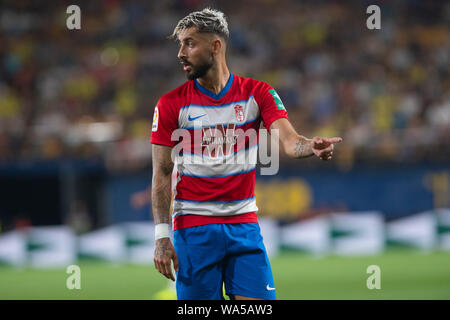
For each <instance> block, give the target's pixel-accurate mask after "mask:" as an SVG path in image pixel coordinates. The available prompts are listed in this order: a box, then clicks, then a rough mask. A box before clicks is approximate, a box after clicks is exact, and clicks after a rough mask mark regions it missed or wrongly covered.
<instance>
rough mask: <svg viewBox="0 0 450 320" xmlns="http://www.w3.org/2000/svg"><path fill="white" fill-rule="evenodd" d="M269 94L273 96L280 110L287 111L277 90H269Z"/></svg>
mask: <svg viewBox="0 0 450 320" xmlns="http://www.w3.org/2000/svg"><path fill="white" fill-rule="evenodd" d="M269 92H270V94H271V95H272V97H273V99H274V100H275V103H276V104H277V107H278V109H279V110H284V111H286V108H285V107H284V105H283V102H281V98H280V96H279V95H278V93H277V92H276V91H275V89H272V90H269Z"/></svg>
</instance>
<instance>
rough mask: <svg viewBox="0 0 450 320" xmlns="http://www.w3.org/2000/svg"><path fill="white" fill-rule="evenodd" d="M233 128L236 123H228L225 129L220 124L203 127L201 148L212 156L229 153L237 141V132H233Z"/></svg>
mask: <svg viewBox="0 0 450 320" xmlns="http://www.w3.org/2000/svg"><path fill="white" fill-rule="evenodd" d="M241 108H242V107H241ZM235 128H236V125H235V124H234V123H230V124H228V126H227V128H226V129H225V128H224V127H223V125H222V124H218V125H216V127H215V128H204V129H203V139H202V148H203V149H205V148H206V150H207V151H208V154H209V156H210V157H212V158H217V157H219V156H220V155H228V154H231V153H232V152H233V146H234V145H235V144H236V142H237V134H235V132H234V129H235Z"/></svg>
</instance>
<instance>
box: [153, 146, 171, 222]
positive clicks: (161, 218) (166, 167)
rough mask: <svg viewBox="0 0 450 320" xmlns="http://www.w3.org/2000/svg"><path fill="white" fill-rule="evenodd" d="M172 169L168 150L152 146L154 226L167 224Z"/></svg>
mask: <svg viewBox="0 0 450 320" xmlns="http://www.w3.org/2000/svg"><path fill="white" fill-rule="evenodd" d="M172 169H173V162H172V159H171V157H170V149H167V147H163V146H153V179H152V209H153V219H154V222H155V224H158V223H169V217H170V204H171V202H172V188H171V185H172Z"/></svg>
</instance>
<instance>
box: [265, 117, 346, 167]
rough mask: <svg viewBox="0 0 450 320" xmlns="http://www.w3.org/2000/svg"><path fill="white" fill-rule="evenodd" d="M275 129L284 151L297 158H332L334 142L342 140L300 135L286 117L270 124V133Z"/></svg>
mask: <svg viewBox="0 0 450 320" xmlns="http://www.w3.org/2000/svg"><path fill="white" fill-rule="evenodd" d="M273 130H277V131H278V135H279V141H280V144H281V147H282V148H283V150H284V152H286V154H287V155H288V156H289V157H291V158H296V159H300V158H307V157H310V156H312V155H316V156H318V157H319V158H320V159H322V160H331V158H332V156H333V150H334V144H335V143H338V142H341V141H342V138H340V137H333V138H324V137H314V138H312V139H308V138H306V137H304V136H302V135H299V134H298V133H297V131H296V130H295V129H294V127H293V126H292V124H291V123H290V122H289V120H288V119H286V118H280V119H277V120H275V121H274V122H273V123H272V124H271V125H270V133H273Z"/></svg>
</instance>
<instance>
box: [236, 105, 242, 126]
mask: <svg viewBox="0 0 450 320" xmlns="http://www.w3.org/2000/svg"><path fill="white" fill-rule="evenodd" d="M234 113H235V115H236V120H237V122H242V121H244V108H242V106H240V105H238V104H237V105H235V106H234Z"/></svg>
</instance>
